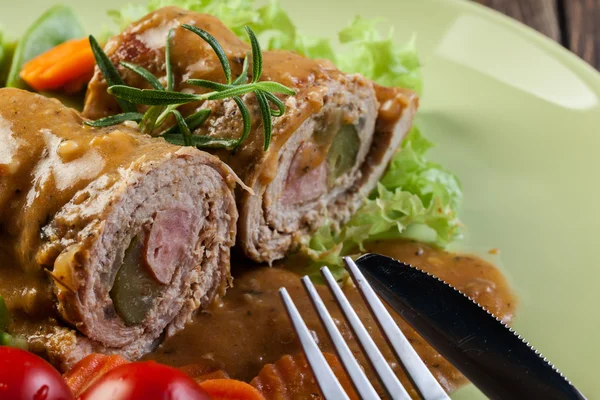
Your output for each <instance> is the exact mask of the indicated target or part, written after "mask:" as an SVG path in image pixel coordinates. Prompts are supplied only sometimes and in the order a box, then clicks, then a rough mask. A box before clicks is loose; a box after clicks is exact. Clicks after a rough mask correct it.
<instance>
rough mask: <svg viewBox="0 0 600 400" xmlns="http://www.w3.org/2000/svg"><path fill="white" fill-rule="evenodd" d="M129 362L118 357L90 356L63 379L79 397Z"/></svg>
mask: <svg viewBox="0 0 600 400" xmlns="http://www.w3.org/2000/svg"><path fill="white" fill-rule="evenodd" d="M128 362H129V361H127V360H126V359H124V358H123V357H121V356H117V355H113V356H107V355H104V354H90V355H88V356H86V357H84V358H83V359H82V360H81V361H79V362H78V363H77V364H75V365H74V366H73V368H71V369H70V370H69V371H67V372H66V373H65V374H64V375H63V378H64V380H65V381H66V382H67V386H69V388H70V389H71V391H72V392H73V394H74V395H75V397H78V396H80V395H81V394H82V393H83V392H84V391H85V390H86V389H87V388H88V387H89V386H90V385H91V384H92V383H94V382H96V380H98V378H100V377H101V376H102V375H104V374H106V373H107V372H109V371H110V370H112V369H114V368H116V367H118V366H119V365H123V364H127V363H128Z"/></svg>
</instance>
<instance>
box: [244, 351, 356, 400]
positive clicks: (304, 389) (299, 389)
mask: <svg viewBox="0 0 600 400" xmlns="http://www.w3.org/2000/svg"><path fill="white" fill-rule="evenodd" d="M323 355H324V356H325V359H326V360H327V363H328V364H329V366H330V367H331V369H332V370H333V373H334V374H335V376H336V377H337V378H338V380H339V381H340V383H341V384H342V387H343V388H344V390H345V391H346V393H347V394H348V397H350V399H352V400H354V399H356V400H358V396H357V394H356V392H355V391H354V388H353V386H352V383H351V382H350V380H349V379H348V376H347V375H346V373H345V371H344V368H343V367H342V365H341V364H340V361H339V360H338V358H337V357H336V356H335V355H334V354H331V353H323ZM250 384H251V385H252V386H254V387H255V388H257V389H258V390H259V391H260V392H261V393H262V394H263V396H264V397H265V399H266V400H293V399H304V398H310V399H323V396H322V395H321V394H320V393H321V391H320V389H319V385H318V384H317V381H316V380H315V377H314V375H313V373H312V370H311V369H310V366H309V365H308V362H307V361H306V358H305V357H304V354H296V355H295V356H291V355H286V356H283V357H281V358H280V359H279V360H278V361H277V362H275V363H274V364H267V365H265V366H264V367H263V368H262V369H261V371H260V373H259V374H258V376H257V377H256V378H254V379H253V380H252V382H250Z"/></svg>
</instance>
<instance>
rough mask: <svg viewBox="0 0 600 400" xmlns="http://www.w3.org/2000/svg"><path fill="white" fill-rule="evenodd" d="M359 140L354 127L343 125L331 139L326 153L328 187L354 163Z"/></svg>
mask: <svg viewBox="0 0 600 400" xmlns="http://www.w3.org/2000/svg"><path fill="white" fill-rule="evenodd" d="M359 148H360V139H359V137H358V132H357V130H356V127H355V126H354V125H344V126H342V128H341V129H340V130H339V131H338V133H337V134H336V135H335V137H334V138H333V142H332V143H331V147H330V148H329V152H328V153H327V165H328V166H329V168H328V171H329V172H328V177H327V178H328V179H327V180H328V183H329V184H330V185H332V184H333V182H334V181H335V180H336V179H337V178H339V177H340V176H342V175H344V174H345V173H346V172H348V171H349V170H350V169H352V167H353V166H354V164H355V163H356V157H357V155H358V150H359Z"/></svg>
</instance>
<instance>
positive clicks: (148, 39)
mask: <svg viewBox="0 0 600 400" xmlns="http://www.w3.org/2000/svg"><path fill="white" fill-rule="evenodd" d="M181 24H190V25H195V26H197V27H199V28H202V29H204V30H206V31H208V32H209V33H211V34H212V35H213V36H214V37H215V38H216V39H217V40H218V41H219V42H220V43H221V45H222V46H223V47H224V49H225V51H226V53H227V56H228V58H229V60H230V63H231V64H232V69H233V72H234V74H240V73H241V70H242V65H243V61H244V58H245V57H246V54H247V53H248V52H249V51H250V46H249V45H248V44H247V43H245V42H243V41H242V40H240V39H238V37H236V35H235V34H234V33H233V32H231V31H230V30H228V29H227V28H226V27H225V26H224V25H223V24H222V23H221V22H220V21H219V20H218V19H216V18H215V17H212V16H210V15H205V14H199V13H195V12H190V11H185V10H182V9H179V8H175V7H167V8H163V9H160V10H158V11H156V12H153V13H151V14H149V15H147V16H146V17H144V18H143V19H142V20H140V21H138V22H136V23H134V24H133V25H131V26H130V27H128V28H127V29H126V30H125V31H124V32H123V33H122V34H121V35H119V36H116V37H114V38H112V39H111V40H109V42H108V44H107V45H106V52H107V54H108V56H109V57H110V58H111V60H112V61H113V63H114V64H115V65H116V66H119V62H120V61H128V62H132V63H135V64H138V65H141V66H143V67H144V68H146V69H148V70H149V71H151V72H152V73H153V74H154V75H156V76H157V77H158V78H159V79H161V80H163V81H164V80H166V78H165V74H166V73H165V47H164V45H165V39H166V35H167V32H168V31H169V30H170V29H174V34H173V36H172V38H171V64H172V65H173V70H174V75H175V83H176V90H183V91H197V92H201V91H202V90H203V89H199V88H197V87H193V86H190V85H188V84H187V83H186V81H187V80H188V79H208V80H213V81H219V82H224V80H225V78H224V74H223V71H222V68H221V65H220V63H219V61H218V59H217V57H216V55H215V54H214V52H213V51H212V49H211V48H210V47H209V45H208V44H207V43H205V42H204V41H203V40H202V39H201V38H199V37H198V36H196V35H195V34H193V33H191V32H189V31H187V30H185V29H183V28H180V27H179V26H180V25H181ZM263 64H264V66H263V74H262V76H261V80H271V81H276V82H280V83H282V84H284V85H286V86H289V87H292V88H294V89H295V90H296V91H297V94H296V95H295V96H292V97H281V99H282V100H283V101H284V102H285V105H286V113H285V114H284V116H283V117H280V118H274V120H273V141H272V143H271V146H270V147H269V149H268V151H266V152H265V151H263V145H264V139H263V127H262V123H261V118H260V113H259V108H258V106H257V101H256V98H255V97H254V95H253V94H249V95H246V96H245V97H244V102H245V103H246V104H247V105H248V106H249V108H250V110H251V113H252V117H253V127H252V132H251V134H250V137H249V138H248V140H247V141H245V142H244V143H243V144H242V146H241V147H240V148H239V149H238V151H237V152H235V153H233V152H230V151H224V150H218V151H214V154H216V155H218V156H219V157H220V158H221V160H223V161H225V162H226V163H227V164H228V165H230V166H231V167H232V168H233V170H234V171H235V172H236V173H237V174H238V175H239V176H240V178H241V179H242V180H243V181H244V183H246V184H247V185H248V186H250V187H251V188H252V189H253V194H251V193H249V192H242V191H240V192H239V193H237V200H238V209H239V212H240V221H239V236H238V241H239V243H240V244H241V247H242V248H243V250H244V252H245V253H246V255H247V256H249V257H250V258H252V259H253V260H255V261H258V262H269V263H270V262H272V261H274V260H276V259H279V258H282V257H284V256H285V255H286V254H287V253H288V252H290V251H291V250H293V249H294V248H295V247H297V245H298V243H300V242H301V241H302V240H304V239H306V238H307V237H309V236H310V235H311V234H312V233H314V232H315V231H316V230H317V229H318V228H319V227H320V226H322V225H323V224H324V223H326V221H328V222H330V223H333V224H334V225H339V224H341V223H344V222H345V221H346V220H347V219H348V218H349V217H350V215H351V214H352V213H353V212H354V211H356V209H357V208H358V207H359V206H360V205H361V203H362V200H363V199H364V197H365V196H366V195H367V194H368V193H369V192H370V191H371V190H372V189H373V188H374V187H375V185H376V183H377V181H378V180H379V178H380V177H381V175H382V173H383V172H384V170H385V168H386V167H387V164H388V162H389V160H390V158H391V156H392V154H393V153H394V151H395V150H396V149H397V147H398V145H399V144H400V142H401V140H402V138H403V137H404V135H405V134H406V133H407V132H408V130H409V128H410V127H411V125H412V120H413V116H414V114H415V112H416V109H417V106H418V99H417V96H416V95H415V94H414V93H413V92H411V91H407V90H402V89H396V88H393V89H392V88H382V87H379V86H377V85H376V84H374V83H373V82H371V81H369V80H367V79H365V78H364V77H362V76H361V75H357V74H354V75H349V74H344V73H342V72H340V71H339V70H338V69H336V68H335V66H334V65H332V64H331V63H330V62H328V61H326V60H310V59H308V58H305V57H302V56H300V55H298V54H296V53H292V52H287V51H265V52H263ZM119 71H120V73H121V75H122V76H123V78H124V81H125V82H126V83H127V84H128V85H130V86H135V87H140V88H149V86H148V84H147V83H146V82H145V81H143V79H142V78H141V77H140V76H139V75H137V74H135V73H133V72H131V71H129V70H127V69H125V68H123V67H120V66H119ZM198 108H210V109H211V110H212V112H211V116H210V118H209V119H208V121H207V122H206V123H205V124H203V125H202V126H201V127H199V128H198V129H197V130H196V132H195V133H196V134H202V135H209V136H215V137H225V138H237V137H239V136H240V135H241V131H242V120H241V117H240V114H239V112H238V110H237V106H236V104H235V102H234V101H232V100H224V101H209V102H204V103H203V104H193V105H187V106H186V107H182V110H183V111H184V113H186V114H189V113H191V112H193V111H197V109H198ZM117 112H119V107H118V104H117V103H116V101H115V99H114V98H113V97H112V96H111V95H109V94H108V93H107V84H106V82H105V81H104V79H103V78H102V75H101V74H100V73H99V71H96V73H95V76H94V78H93V80H92V82H91V83H90V86H89V90H88V93H87V97H86V103H85V109H84V114H85V115H86V116H87V117H89V118H93V119H96V118H100V117H104V116H107V115H110V114H114V113H117Z"/></svg>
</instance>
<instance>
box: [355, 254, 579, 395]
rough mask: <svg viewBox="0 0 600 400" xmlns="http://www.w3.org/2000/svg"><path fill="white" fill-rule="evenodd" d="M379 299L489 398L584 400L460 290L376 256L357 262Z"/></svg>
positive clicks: (554, 369) (510, 332) (548, 365)
mask: <svg viewBox="0 0 600 400" xmlns="http://www.w3.org/2000/svg"><path fill="white" fill-rule="evenodd" d="M356 265H357V266H358V267H359V269H360V270H361V272H362V273H363V275H364V276H365V278H366V279H367V280H368V281H369V283H370V284H371V285H372V286H373V289H374V290H375V291H376V292H377V294H379V296H381V298H382V299H383V300H384V301H385V302H386V303H388V304H389V305H390V307H392V308H393V309H394V310H395V311H396V312H398V313H399V314H400V316H401V317H402V318H403V319H404V320H406V322H407V323H408V324H409V325H411V326H412V327H413V328H414V329H415V330H416V331H417V332H418V333H419V334H420V335H421V336H422V337H423V338H424V339H425V340H426V341H427V342H428V343H429V344H430V345H431V346H433V347H434V348H435V349H436V350H437V351H438V352H439V353H440V354H441V355H442V356H444V357H445V358H446V359H447V360H448V361H450V363H452V365H454V366H455V367H456V368H457V369H458V370H459V371H460V372H461V373H462V374H463V375H465V376H466V377H467V378H468V379H469V380H470V381H471V382H472V383H473V384H474V385H475V386H477V387H478V388H479V389H480V390H481V391H482V392H483V393H484V394H485V395H486V396H488V397H490V398H492V399H585V397H584V396H583V394H581V392H579V390H577V389H576V388H575V387H574V386H573V385H572V384H571V383H570V382H569V381H568V380H567V378H565V377H564V376H563V375H562V374H561V373H560V372H559V371H558V370H557V369H556V368H555V367H554V366H553V365H552V364H550V362H548V360H546V358H545V357H543V356H542V355H541V354H540V353H539V352H538V351H537V350H535V349H534V348H533V347H532V346H531V345H530V344H529V343H527V342H526V341H525V340H523V338H522V337H521V336H519V335H517V334H516V333H515V332H514V331H513V330H512V329H511V328H509V327H508V326H506V325H505V324H503V323H502V322H500V320H498V319H497V318H495V317H494V316H493V315H492V314H490V313H489V312H488V311H486V310H485V309H484V308H483V307H482V306H480V305H479V304H477V303H476V302H475V301H473V300H471V299H470V298H469V297H467V296H466V295H464V294H463V293H462V292H460V291H459V290H458V289H455V288H454V287H452V286H450V285H448V284H447V283H445V282H444V281H442V280H440V279H438V278H436V277H434V276H433V275H430V274H428V273H426V272H423V271H421V270H419V269H417V268H415V267H413V266H410V265H408V264H405V263H403V262H399V261H396V260H394V259H393V258H390V257H386V256H382V255H379V254H365V255H363V256H361V257H359V258H358V259H357V260H356Z"/></svg>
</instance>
